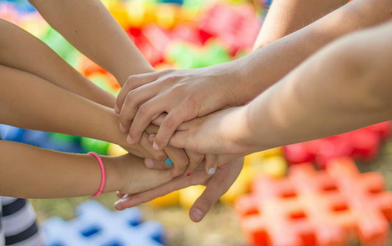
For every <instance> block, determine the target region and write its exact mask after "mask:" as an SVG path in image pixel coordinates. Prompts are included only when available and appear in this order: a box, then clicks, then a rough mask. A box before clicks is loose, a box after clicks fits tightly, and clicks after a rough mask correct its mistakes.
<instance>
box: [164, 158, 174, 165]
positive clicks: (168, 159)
mask: <svg viewBox="0 0 392 246" xmlns="http://www.w3.org/2000/svg"><path fill="white" fill-rule="evenodd" d="M165 162H166V163H167V164H169V165H173V164H174V162H173V161H172V160H171V159H170V158H167V159H166V161H165Z"/></svg>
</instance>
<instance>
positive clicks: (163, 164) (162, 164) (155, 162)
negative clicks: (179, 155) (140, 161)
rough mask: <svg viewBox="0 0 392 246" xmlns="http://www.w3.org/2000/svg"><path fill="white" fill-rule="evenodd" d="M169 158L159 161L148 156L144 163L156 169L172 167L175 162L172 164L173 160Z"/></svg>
mask: <svg viewBox="0 0 392 246" xmlns="http://www.w3.org/2000/svg"><path fill="white" fill-rule="evenodd" d="M168 159H170V158H167V159H166V160H164V161H158V160H154V159H151V158H146V159H144V165H145V166H146V167H147V168H149V169H155V170H167V169H172V168H173V164H170V163H171V162H170V161H169V160H168Z"/></svg>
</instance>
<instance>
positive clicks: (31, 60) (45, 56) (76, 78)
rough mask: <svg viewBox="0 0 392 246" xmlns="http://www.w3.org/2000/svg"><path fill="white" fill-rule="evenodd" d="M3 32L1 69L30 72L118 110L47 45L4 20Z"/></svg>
mask: <svg viewBox="0 0 392 246" xmlns="http://www.w3.org/2000/svg"><path fill="white" fill-rule="evenodd" d="M0 30H1V32H2V34H3V35H2V37H1V38H0V47H1V49H0V64H1V65H4V66H8V67H12V68H15V69H18V70H22V71H26V72H28V73H31V74H34V75H36V76H38V77H41V78H43V79H45V80H47V81H50V82H51V83H53V84H55V85H57V86H59V87H61V88H64V89H66V90H68V91H71V92H73V93H76V94H78V95H80V96H82V97H85V98H87V99H89V100H92V101H95V102H97V103H100V104H102V105H105V106H108V107H111V108H113V107H114V103H115V98H114V97H113V96H112V95H110V94H109V93H108V92H106V91H104V90H101V89H100V88H98V87H97V86H95V85H94V84H93V83H91V82H90V81H89V80H88V79H86V78H84V77H83V76H82V75H81V74H79V73H78V72H77V71H76V70H74V69H73V68H72V67H71V66H69V65H68V64H67V63H66V62H65V61H64V60H63V59H62V58H61V57H59V56H58V55H57V54H56V53H55V52H53V51H52V50H51V49H50V48H49V47H48V46H46V45H45V44H44V43H43V42H41V41H40V40H38V39H37V38H35V37H34V36H32V35H31V34H29V33H27V32H25V31H24V30H22V29H21V28H19V27H17V26H15V25H13V24H11V23H8V22H6V21H3V20H0ZM15 40H17V42H15ZM21 47H25V48H21ZM27 47H28V48H27Z"/></svg>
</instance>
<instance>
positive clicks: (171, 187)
mask: <svg viewBox="0 0 392 246" xmlns="http://www.w3.org/2000/svg"><path fill="white" fill-rule="evenodd" d="M209 178H210V176H208V175H206V174H205V172H204V170H202V171H196V172H195V173H194V174H193V175H192V176H191V177H185V176H180V177H177V178H175V179H173V180H172V181H170V182H168V183H166V184H163V185H161V186H159V187H157V188H154V189H151V190H148V191H145V192H142V193H138V194H134V195H131V196H129V197H126V198H125V199H122V200H120V201H118V202H117V203H116V204H115V209H117V210H123V209H126V208H130V207H134V206H137V205H140V204H142V203H146V202H148V201H151V200H153V199H155V198H158V197H161V196H164V195H167V194H169V193H171V192H173V191H177V190H180V189H183V188H185V187H188V186H192V185H204V184H205V183H206V181H207V180H208V179H209Z"/></svg>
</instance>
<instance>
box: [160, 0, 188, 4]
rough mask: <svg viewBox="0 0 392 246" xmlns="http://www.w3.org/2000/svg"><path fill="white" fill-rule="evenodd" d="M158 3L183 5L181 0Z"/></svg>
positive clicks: (162, 0)
mask: <svg viewBox="0 0 392 246" xmlns="http://www.w3.org/2000/svg"><path fill="white" fill-rule="evenodd" d="M159 2H161V3H172V4H178V5H182V4H183V3H184V1H183V0H160V1H159Z"/></svg>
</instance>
